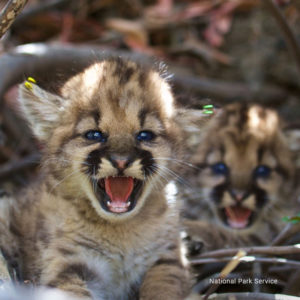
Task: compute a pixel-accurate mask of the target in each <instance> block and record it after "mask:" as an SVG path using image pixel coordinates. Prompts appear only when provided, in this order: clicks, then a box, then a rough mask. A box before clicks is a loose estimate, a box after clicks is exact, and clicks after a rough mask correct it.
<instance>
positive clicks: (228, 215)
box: [222, 205, 253, 229]
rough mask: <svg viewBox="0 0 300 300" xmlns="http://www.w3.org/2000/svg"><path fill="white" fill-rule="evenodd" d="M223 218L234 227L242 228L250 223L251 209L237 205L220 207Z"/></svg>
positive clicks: (251, 217)
mask: <svg viewBox="0 0 300 300" xmlns="http://www.w3.org/2000/svg"><path fill="white" fill-rule="evenodd" d="M222 216H223V218H222V219H223V220H224V221H225V222H226V224H227V225H228V226H230V227H231V228H234V229H244V228H246V227H248V226H250V225H251V223H252V219H253V211H252V210H250V209H248V208H246V207H241V206H238V205H235V206H228V207H225V208H224V209H222Z"/></svg>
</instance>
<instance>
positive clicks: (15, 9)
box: [0, 0, 28, 38]
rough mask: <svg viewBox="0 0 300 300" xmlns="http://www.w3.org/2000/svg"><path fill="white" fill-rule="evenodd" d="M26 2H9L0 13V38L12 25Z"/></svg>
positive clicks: (15, 0) (19, 0)
mask: <svg viewBox="0 0 300 300" xmlns="http://www.w3.org/2000/svg"><path fill="white" fill-rule="evenodd" d="M27 1H28V0H10V1H9V2H8V3H7V4H6V6H5V7H4V8H3V10H2V12H1V13H0V38H1V37H2V36H3V35H4V34H5V32H6V31H7V30H8V29H9V27H10V26H11V25H12V23H13V22H14V20H15V19H16V17H17V16H18V15H19V13H20V12H21V11H22V9H23V8H24V6H25V5H26V3H27Z"/></svg>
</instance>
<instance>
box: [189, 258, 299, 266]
mask: <svg viewBox="0 0 300 300" xmlns="http://www.w3.org/2000/svg"><path fill="white" fill-rule="evenodd" d="M231 259H232V258H231V257H220V258H219V257H218V258H198V259H190V264H191V265H203V264H210V263H220V262H228V261H231ZM240 262H250V263H253V262H261V263H268V264H285V265H290V266H295V267H297V268H299V267H300V261H297V260H291V259H286V258H276V257H255V256H245V257H242V258H241V259H240Z"/></svg>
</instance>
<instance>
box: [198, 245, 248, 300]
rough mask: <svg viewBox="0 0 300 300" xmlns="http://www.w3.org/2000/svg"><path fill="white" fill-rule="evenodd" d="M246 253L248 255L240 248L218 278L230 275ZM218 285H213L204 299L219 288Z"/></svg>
mask: <svg viewBox="0 0 300 300" xmlns="http://www.w3.org/2000/svg"><path fill="white" fill-rule="evenodd" d="M245 255H246V252H245V251H243V250H239V251H238V252H237V254H236V255H235V256H234V257H232V258H231V259H230V261H229V263H228V264H227V265H226V266H225V267H224V268H223V270H222V271H221V273H220V275H219V277H218V279H223V278H226V277H227V275H229V273H231V272H232V271H233V270H234V269H235V268H236V267H237V266H238V265H239V263H240V261H241V258H243V257H244V256H245ZM218 286H219V284H214V285H211V286H210V288H209V289H208V291H207V293H206V295H205V296H204V298H203V300H207V299H208V297H209V296H210V295H211V294H212V293H213V292H215V291H216V290H217V288H218Z"/></svg>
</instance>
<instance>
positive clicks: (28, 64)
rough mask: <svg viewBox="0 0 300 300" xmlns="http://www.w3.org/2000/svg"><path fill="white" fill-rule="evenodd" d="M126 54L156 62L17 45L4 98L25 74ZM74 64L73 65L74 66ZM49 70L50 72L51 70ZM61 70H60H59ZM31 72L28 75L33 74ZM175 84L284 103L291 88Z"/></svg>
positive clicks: (0, 61) (177, 78)
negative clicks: (286, 89)
mask: <svg viewBox="0 0 300 300" xmlns="http://www.w3.org/2000/svg"><path fill="white" fill-rule="evenodd" d="M120 55H121V56H123V57H128V58H131V59H134V60H138V61H140V62H141V63H150V62H151V63H152V64H153V62H154V61H158V60H159V59H153V58H151V57H149V56H147V55H143V54H138V53H130V52H126V51H120V50H110V49H106V51H105V50H104V49H101V48H99V47H98V48H96V47H70V46H59V45H56V46H48V45H44V44H28V45H24V46H19V47H17V48H16V49H15V50H14V52H11V53H8V54H5V55H3V56H2V57H0V78H1V82H0V99H1V97H2V96H3V94H4V92H5V91H6V90H7V89H8V88H9V87H10V86H12V85H14V84H17V83H19V82H21V81H23V80H24V74H25V75H27V74H29V75H30V76H37V79H38V76H39V74H45V71H46V70H47V72H48V70H53V69H56V68H63V66H64V67H65V68H64V69H65V70H64V71H66V70H70V69H72V72H74V70H76V68H77V69H80V68H81V67H84V66H86V65H87V64H90V63H92V62H93V60H96V59H102V58H105V57H107V56H120ZM70 66H71V68H70ZM48 73H49V72H48ZM56 73H58V72H56ZM29 75H28V76H29ZM172 81H173V85H174V86H175V91H176V89H178V90H181V91H182V90H184V91H185V92H188V93H189V92H193V93H195V94H197V95H198V96H199V97H203V98H207V97H211V98H213V99H215V100H222V101H224V102H228V101H229V102H231V101H232V100H238V101H252V100H253V99H256V100H257V101H258V100H261V101H262V102H263V103H264V104H273V105H274V103H277V104H280V103H283V102H284V101H285V99H286V98H287V96H288V93H287V91H285V90H284V89H281V88H278V87H276V86H262V87H260V88H259V89H253V88H252V87H251V86H249V85H247V84H245V83H239V82H226V81H220V80H212V79H204V78H199V77H192V76H183V75H180V74H175V75H174V77H173V80H172Z"/></svg>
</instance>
